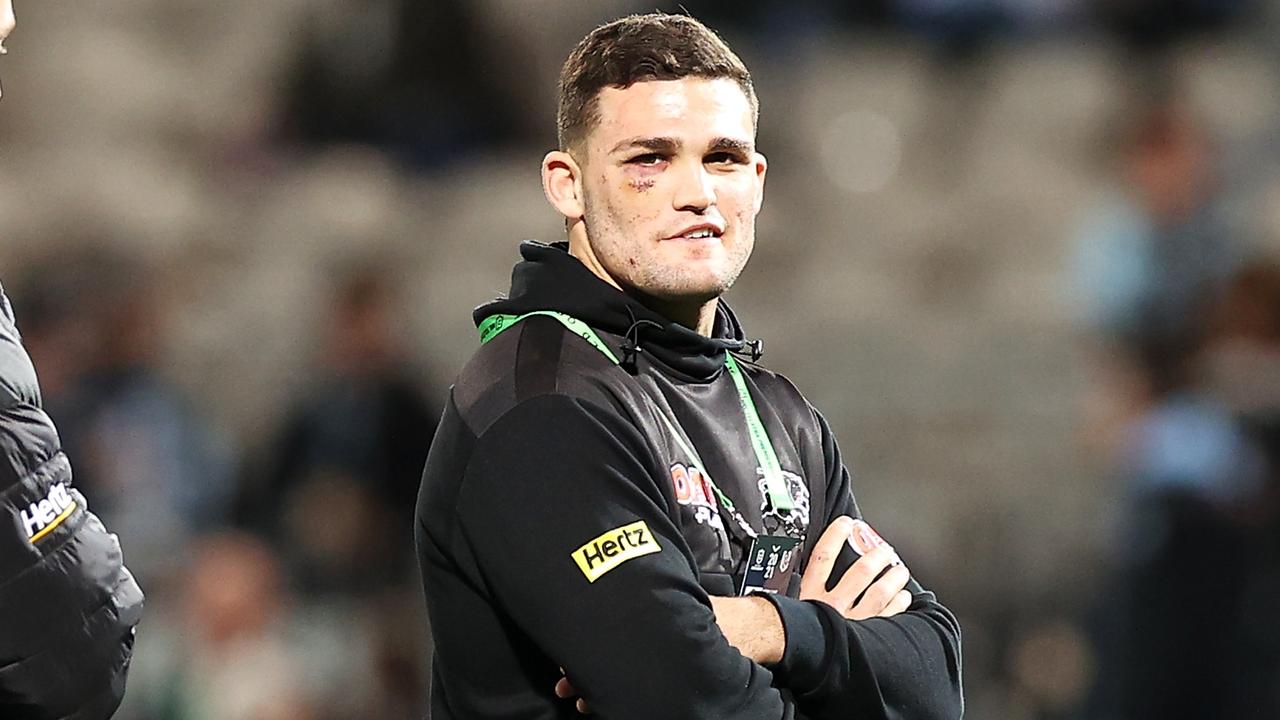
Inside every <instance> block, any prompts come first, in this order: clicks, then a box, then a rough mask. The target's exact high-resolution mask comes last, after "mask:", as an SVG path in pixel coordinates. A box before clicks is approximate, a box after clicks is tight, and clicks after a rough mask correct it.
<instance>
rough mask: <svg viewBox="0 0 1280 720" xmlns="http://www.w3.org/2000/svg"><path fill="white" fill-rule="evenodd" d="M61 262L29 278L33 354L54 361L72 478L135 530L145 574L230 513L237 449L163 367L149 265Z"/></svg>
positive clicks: (55, 405) (54, 405) (56, 402)
mask: <svg viewBox="0 0 1280 720" xmlns="http://www.w3.org/2000/svg"><path fill="white" fill-rule="evenodd" d="M57 263H58V264H57V267H56V268H52V267H49V268H46V267H37V268H35V269H34V270H33V272H32V273H31V276H30V277H31V278H32V279H33V280H32V283H31V284H29V285H27V286H25V287H24V291H26V292H30V294H31V295H32V297H33V300H34V302H33V305H34V309H35V310H36V312H34V313H33V321H32V323H31V332H30V334H31V340H32V347H33V354H35V355H38V356H39V357H38V360H39V361H43V362H46V363H47V365H46V366H42V376H45V377H48V378H49V380H50V382H49V383H48V384H47V385H46V394H47V396H48V403H49V404H48V407H49V412H50V415H51V416H52V417H53V418H54V420H55V421H56V422H58V423H59V427H60V428H61V432H62V436H63V441H64V446H65V447H66V449H67V454H68V456H69V457H71V458H72V461H73V462H74V463H75V464H76V476H77V480H76V482H77V483H78V484H79V485H81V486H82V487H84V488H85V489H86V491H87V492H88V493H89V494H91V496H92V497H93V498H94V504H95V509H97V510H98V511H99V513H100V514H101V515H102V517H103V519H104V520H105V521H106V522H107V524H108V525H109V526H110V527H111V528H112V529H113V530H114V531H116V532H118V533H119V534H120V535H122V536H124V537H127V538H128V539H129V544H130V548H131V551H130V565H131V566H135V572H136V573H137V575H138V576H139V578H140V579H141V580H142V581H143V583H144V584H145V583H147V582H148V581H149V580H151V579H153V578H155V577H156V576H157V575H159V574H162V573H164V572H166V571H168V570H170V569H172V564H173V563H174V562H176V560H177V554H178V553H180V552H181V549H182V547H183V546H184V544H185V543H186V542H187V541H188V539H189V538H190V537H191V536H192V535H193V534H195V533H198V532H201V531H204V530H207V529H210V528H212V527H215V526H216V525H217V524H219V523H221V522H224V521H225V520H226V518H227V511H228V508H229V502H230V500H231V498H232V496H233V489H234V488H233V485H232V483H233V482H234V473H233V460H232V457H233V456H232V453H231V450H230V448H229V447H228V446H227V444H226V443H225V442H224V441H223V440H222V439H221V438H219V437H218V436H216V435H215V434H214V433H213V431H212V430H211V428H210V427H209V426H207V425H206V424H205V423H204V421H203V420H202V419H201V418H200V417H199V415H198V414H197V413H196V412H195V410H194V409H193V408H192V406H191V405H189V404H188V402H187V400H186V398H185V397H184V396H183V395H182V393H181V392H180V391H179V390H178V389H177V388H176V387H175V386H174V385H173V384H172V383H170V382H169V381H168V380H167V379H165V378H164V377H163V375H162V373H161V372H160V370H159V368H160V364H161V357H160V352H161V349H162V345H163V342H164V338H163V328H164V319H163V315H164V310H163V303H162V302H161V300H160V298H159V295H158V291H157V288H156V286H155V280H154V278H153V277H152V276H151V275H150V274H149V273H148V272H147V269H146V268H145V267H144V266H143V265H142V264H140V263H137V262H135V261H134V260H132V259H130V258H128V257H125V256H122V255H119V254H116V253H111V252H102V251H93V250H91V251H89V252H87V253H85V254H82V255H80V256H73V257H59V258H58V260H57ZM45 367H47V368H48V371H47V375H45V374H44V373H45ZM133 548H136V549H133Z"/></svg>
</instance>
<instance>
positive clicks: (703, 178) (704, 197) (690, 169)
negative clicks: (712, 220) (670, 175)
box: [673, 162, 716, 214]
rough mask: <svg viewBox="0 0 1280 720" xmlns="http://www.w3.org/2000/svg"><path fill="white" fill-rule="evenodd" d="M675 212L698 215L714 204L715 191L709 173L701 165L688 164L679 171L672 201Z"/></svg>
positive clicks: (698, 163)
mask: <svg viewBox="0 0 1280 720" xmlns="http://www.w3.org/2000/svg"><path fill="white" fill-rule="evenodd" d="M673 201H674V204H675V208H676V210H691V211H693V212H696V213H698V214H701V213H703V212H706V210H707V208H709V207H711V206H713V205H715V204H716V190H715V185H714V184H713V182H712V178H711V173H709V172H707V169H706V168H705V167H703V165H702V163H700V162H697V163H688V164H687V165H686V166H685V167H684V168H683V169H682V170H681V171H680V177H679V181H678V183H677V185H676V195H675V198H674V199H673Z"/></svg>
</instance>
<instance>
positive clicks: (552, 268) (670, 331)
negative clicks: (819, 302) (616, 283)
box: [472, 240, 759, 381]
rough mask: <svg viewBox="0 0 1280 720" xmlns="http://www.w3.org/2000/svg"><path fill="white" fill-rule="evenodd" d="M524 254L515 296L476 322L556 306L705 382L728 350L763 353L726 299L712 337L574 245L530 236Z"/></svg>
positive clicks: (515, 274) (514, 274) (478, 313)
mask: <svg viewBox="0 0 1280 720" xmlns="http://www.w3.org/2000/svg"><path fill="white" fill-rule="evenodd" d="M520 256H521V257H522V258H523V260H522V261H521V262H519V263H517V264H516V266H515V268H514V269H513V270H512V271H511V292H510V294H509V296H508V297H507V298H502V299H498V300H495V301H493V302H491V303H487V304H485V305H481V306H480V307H478V308H476V310H475V312H474V313H473V314H472V317H473V319H474V320H475V323H476V325H479V324H480V323H481V322H483V321H484V320H485V318H487V317H489V316H491V315H523V314H525V313H528V312H533V311H534V310H554V311H556V312H561V313H564V314H566V315H569V316H572V317H575V318H578V319H579V320H582V321H583V322H585V323H587V324H588V325H590V326H591V327H593V328H595V329H596V330H601V331H604V332H607V333H611V334H614V335H619V336H621V337H623V338H624V341H625V342H628V343H630V344H631V347H638V348H639V349H640V350H641V351H642V352H644V353H646V354H648V355H649V356H650V357H651V358H652V359H655V360H657V361H658V362H660V363H661V364H663V365H666V366H667V367H669V368H671V369H672V370H674V371H676V372H678V373H680V374H682V375H686V376H688V377H689V378H691V379H694V380H703V381H705V380H712V379H714V378H715V377H716V376H717V375H719V374H720V371H721V369H723V368H724V353H725V351H726V350H727V351H730V352H744V351H745V352H752V353H753V354H754V355H759V343H758V342H757V343H748V342H747V340H746V338H745V336H744V333H743V331H742V325H741V324H740V323H739V322H738V319H737V317H735V316H734V314H733V311H732V310H730V309H729V306H728V305H726V304H725V302H724V300H723V299H721V300H720V302H719V303H717V305H716V318H715V324H714V325H713V327H712V332H711V337H709V338H708V337H704V336H702V335H700V334H698V333H697V332H695V331H694V330H691V329H689V328H687V327H685V326H683V325H680V324H679V323H675V322H672V321H671V320H668V319H667V318H666V317H664V316H663V315H661V314H659V313H657V312H655V311H653V310H650V309H649V308H648V307H645V305H644V304H642V303H641V302H640V301H639V300H636V299H635V298H633V297H631V296H630V295H627V294H626V293H624V292H622V291H621V290H618V289H617V288H615V287H613V286H612V285H610V284H609V283H607V282H605V281H603V280H601V279H600V278H598V277H596V276H595V274H594V273H592V272H591V271H590V270H588V269H587V267H586V266H585V265H583V264H582V263H581V262H580V261H579V260H578V259H577V258H575V257H573V256H572V255H570V254H569V244H568V243H564V242H560V243H555V244H553V245H547V244H544V243H540V242H536V241H533V240H526V241H525V242H522V243H521V244H520Z"/></svg>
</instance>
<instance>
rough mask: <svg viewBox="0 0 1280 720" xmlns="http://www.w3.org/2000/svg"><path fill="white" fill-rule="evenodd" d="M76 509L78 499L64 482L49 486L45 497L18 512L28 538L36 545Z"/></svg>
mask: <svg viewBox="0 0 1280 720" xmlns="http://www.w3.org/2000/svg"><path fill="white" fill-rule="evenodd" d="M75 511H76V501H75V500H73V499H72V498H71V491H69V490H67V486H66V485H65V484H64V483H57V484H55V485H54V486H53V487H51V488H49V492H48V493H47V494H46V495H45V496H44V497H43V498H41V499H39V500H37V501H36V502H33V503H31V505H30V506H29V507H28V508H27V509H26V510H20V511H19V512H18V514H19V516H20V517H21V518H22V527H23V529H25V530H26V531H27V540H28V541H29V542H30V543H32V544H33V545H34V544H35V543H38V542H40V540H41V539H43V538H44V536H46V535H48V534H49V533H51V532H53V531H54V530H56V529H57V528H58V526H59V525H61V524H62V521H63V520H66V519H67V518H69V517H71V514H72V513H74V512H75Z"/></svg>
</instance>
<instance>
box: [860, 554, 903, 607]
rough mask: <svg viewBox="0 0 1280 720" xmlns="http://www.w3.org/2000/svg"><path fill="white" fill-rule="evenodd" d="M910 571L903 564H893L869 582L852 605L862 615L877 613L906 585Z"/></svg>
mask: <svg viewBox="0 0 1280 720" xmlns="http://www.w3.org/2000/svg"><path fill="white" fill-rule="evenodd" d="M910 579H911V573H910V571H908V570H907V568H906V566H904V565H894V566H891V567H890V568H889V571H888V572H886V573H885V574H884V575H883V576H882V577H880V578H879V579H878V580H876V581H874V582H872V583H871V586H870V587H868V588H867V591H866V593H865V594H863V596H862V598H861V599H859V600H858V602H856V603H855V604H854V606H853V609H854V610H856V611H858V612H859V614H860V615H861V616H862V617H873V616H875V615H879V614H880V613H881V611H883V610H884V609H885V607H886V606H888V604H889V603H890V602H892V600H893V598H894V596H895V595H897V594H898V592H899V591H901V590H902V589H903V588H905V587H906V586H907V581H908V580H910Z"/></svg>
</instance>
